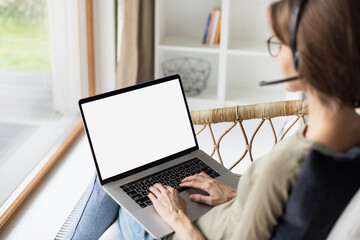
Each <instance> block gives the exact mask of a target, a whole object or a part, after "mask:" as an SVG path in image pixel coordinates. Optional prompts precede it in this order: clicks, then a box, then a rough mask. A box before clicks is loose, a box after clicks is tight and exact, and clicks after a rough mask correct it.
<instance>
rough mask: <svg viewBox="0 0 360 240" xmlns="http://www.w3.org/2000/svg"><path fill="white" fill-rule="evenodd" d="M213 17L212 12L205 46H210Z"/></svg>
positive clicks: (213, 13) (213, 12)
mask: <svg viewBox="0 0 360 240" xmlns="http://www.w3.org/2000/svg"><path fill="white" fill-rule="evenodd" d="M214 17H215V11H212V12H211V20H210V24H209V29H208V32H207V36H206V42H205V44H210V38H211V33H212V30H213V25H214V20H215V19H214Z"/></svg>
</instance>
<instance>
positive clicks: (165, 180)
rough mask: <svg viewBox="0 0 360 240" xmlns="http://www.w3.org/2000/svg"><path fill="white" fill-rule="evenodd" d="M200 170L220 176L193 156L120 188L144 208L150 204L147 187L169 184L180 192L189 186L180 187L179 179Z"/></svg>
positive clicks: (213, 175) (213, 176)
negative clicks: (156, 184)
mask: <svg viewBox="0 0 360 240" xmlns="http://www.w3.org/2000/svg"><path fill="white" fill-rule="evenodd" d="M201 172H205V173H206V174H207V175H209V176H210V177H212V178H216V177H218V176H220V174H219V173H217V172H216V171H215V170H213V169H212V168H211V167H209V166H208V165H207V164H206V163H204V162H203V161H201V160H200V159H198V158H193V159H191V160H189V161H186V162H183V163H180V164H178V165H175V166H173V167H171V168H167V169H165V170H163V171H161V172H157V173H155V174H152V175H149V176H147V177H144V178H141V179H139V180H136V181H134V182H130V183H127V184H125V185H122V186H120V188H121V189H122V190H124V192H126V193H127V194H128V195H129V196H130V197H131V198H132V199H133V200H134V201H135V202H136V203H137V204H138V205H139V206H140V207H142V208H144V207H147V206H149V205H152V202H151V201H150V199H149V198H148V197H147V195H148V194H149V187H151V186H153V185H154V184H155V183H161V184H162V185H165V186H171V187H173V188H175V189H177V190H178V191H179V192H182V191H185V190H186V189H189V188H188V187H180V186H179V184H180V183H181V180H182V179H184V178H186V177H188V176H192V175H195V174H197V173H201Z"/></svg>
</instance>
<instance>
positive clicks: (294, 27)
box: [259, 0, 306, 86]
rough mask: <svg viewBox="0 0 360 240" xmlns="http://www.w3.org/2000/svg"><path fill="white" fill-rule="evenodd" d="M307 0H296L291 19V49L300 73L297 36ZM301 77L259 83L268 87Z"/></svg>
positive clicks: (295, 65) (294, 62) (296, 67)
mask: <svg viewBox="0 0 360 240" xmlns="http://www.w3.org/2000/svg"><path fill="white" fill-rule="evenodd" d="M305 2H306V0H296V1H295V3H294V6H293V8H292V11H291V17H290V48H291V51H292V55H293V64H294V67H295V70H296V71H297V72H299V61H300V54H299V52H298V50H297V47H296V36H297V31H298V25H299V20H300V14H301V10H302V8H303V6H304V4H305ZM299 78H300V77H299V76H295V77H291V78H285V79H281V80H275V81H261V82H259V85H260V86H267V85H273V84H278V83H283V82H288V81H293V80H297V79H299Z"/></svg>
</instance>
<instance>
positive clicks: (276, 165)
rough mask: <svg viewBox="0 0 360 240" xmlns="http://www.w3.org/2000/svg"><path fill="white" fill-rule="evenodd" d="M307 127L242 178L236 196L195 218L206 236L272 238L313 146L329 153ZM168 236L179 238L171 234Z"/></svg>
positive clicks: (256, 163) (260, 161)
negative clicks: (308, 135)
mask: <svg viewBox="0 0 360 240" xmlns="http://www.w3.org/2000/svg"><path fill="white" fill-rule="evenodd" d="M305 130H306V128H305V127H303V128H302V129H301V130H299V131H298V132H296V133H295V134H294V135H293V136H290V137H288V138H286V139H284V140H283V141H282V142H280V143H278V144H277V145H276V146H275V147H274V149H273V150H272V151H271V153H269V154H267V155H265V156H263V157H261V158H259V159H258V160H256V161H255V162H254V163H252V165H251V166H250V167H249V169H248V170H247V171H246V173H245V174H244V175H243V176H242V177H241V180H240V181H239V184H238V187H237V198H235V199H233V200H231V201H230V202H228V203H225V204H222V205H219V206H217V207H214V208H213V209H211V210H210V211H209V212H207V213H206V214H204V215H203V216H201V217H200V218H199V219H197V220H196V221H194V225H195V226H196V227H197V228H198V229H199V230H200V231H201V232H202V234H203V235H204V236H205V238H206V239H237V240H238V239H246V240H251V239H254V240H261V239H269V238H270V237H271V234H272V232H273V230H274V228H275V227H276V225H277V224H278V219H279V218H280V217H281V216H282V214H283V211H284V207H285V204H286V202H287V200H288V197H289V192H290V190H291V188H292V187H293V186H294V184H295V182H296V179H297V177H298V175H299V173H300V170H301V167H302V165H303V163H304V160H305V159H306V158H307V156H308V154H309V151H310V149H317V150H319V151H322V152H329V151H328V150H327V149H326V148H325V147H324V146H322V145H320V144H318V143H316V142H312V141H309V140H307V139H305V137H304V132H305ZM169 239H177V238H176V235H174V234H172V235H170V236H169Z"/></svg>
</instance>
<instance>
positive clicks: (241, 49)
mask: <svg viewBox="0 0 360 240" xmlns="http://www.w3.org/2000/svg"><path fill="white" fill-rule="evenodd" d="M227 53H228V54H232V55H256V56H270V55H269V53H268V50H267V46H266V42H260V41H239V40H231V41H229V49H228V51H227Z"/></svg>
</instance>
